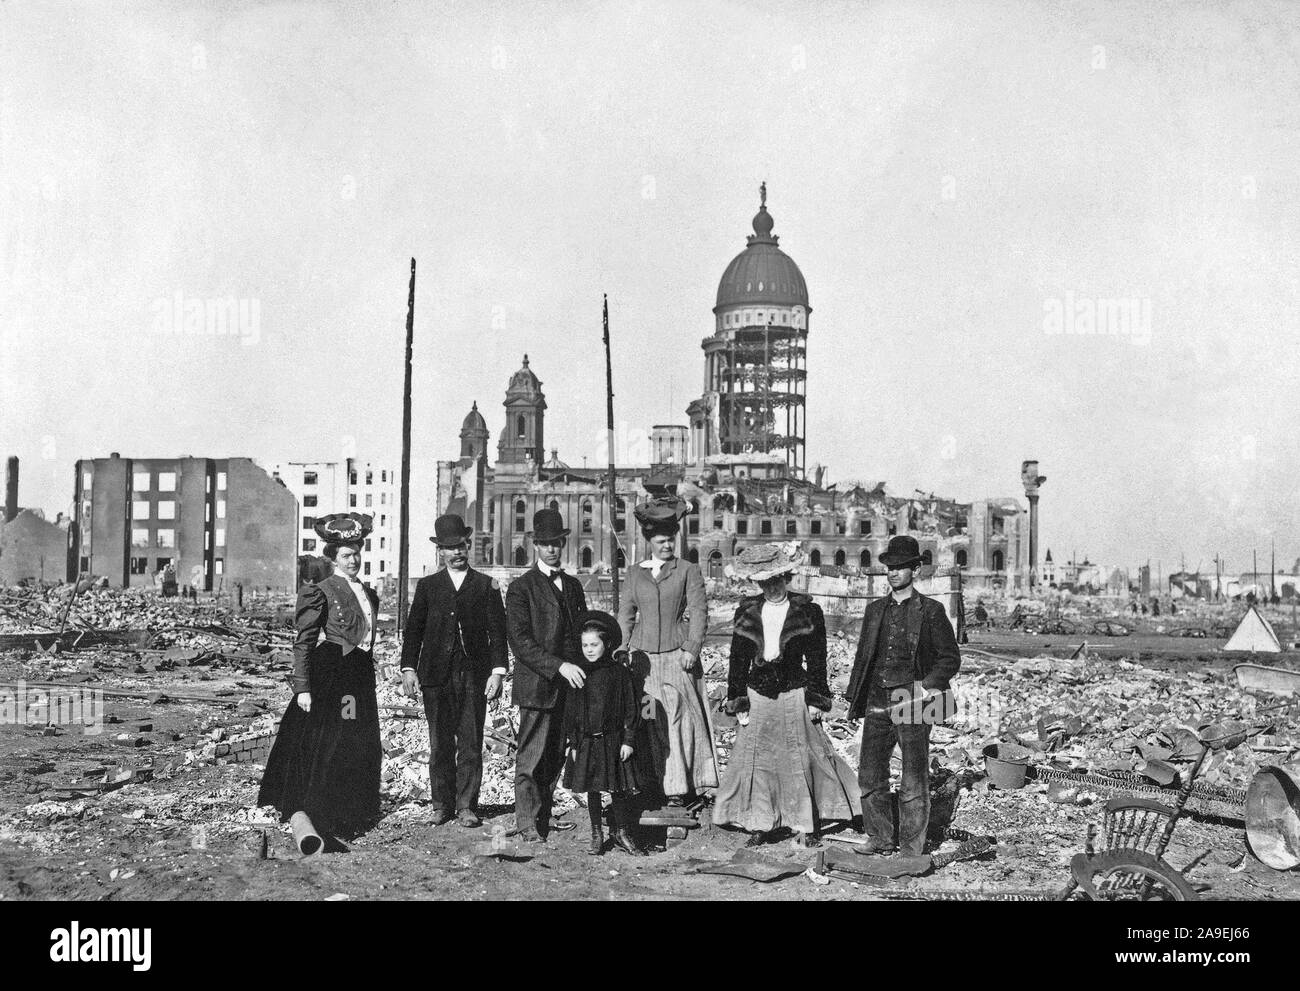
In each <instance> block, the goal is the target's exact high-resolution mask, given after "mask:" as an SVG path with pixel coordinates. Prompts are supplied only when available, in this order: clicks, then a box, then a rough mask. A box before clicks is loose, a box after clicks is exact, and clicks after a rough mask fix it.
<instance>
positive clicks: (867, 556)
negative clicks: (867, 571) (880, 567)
mask: <svg viewBox="0 0 1300 991" xmlns="http://www.w3.org/2000/svg"><path fill="white" fill-rule="evenodd" d="M858 564H860V565H862V567H864V568H870V567H871V551H863V552H862V553H861V554H860V555H858Z"/></svg>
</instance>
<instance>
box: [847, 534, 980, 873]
mask: <svg viewBox="0 0 1300 991" xmlns="http://www.w3.org/2000/svg"><path fill="white" fill-rule="evenodd" d="M880 562H881V563H882V564H883V565H884V566H885V568H886V569H887V570H886V577H887V578H888V580H889V587H890V594H889V595H887V596H885V597H884V598H881V599H876V600H875V601H873V602H871V603H869V604H868V605H867V608H866V612H865V613H864V614H863V616H862V631H861V634H860V635H859V638H858V652H857V657H856V658H855V659H854V661H853V674H852V675H851V676H850V678H849V689H848V693H847V694H848V702H849V718H850V719H859V718H861V719H863V724H862V753H861V757H860V760H859V764H858V784H859V786H860V787H861V788H862V816H863V821H864V825H865V826H866V830H867V840H868V842H867V843H866V844H865V846H864V847H862V848H861V849H859V850H858V852H860V853H867V854H871V853H888V852H892V851H893V850H894V849H895V847H897V849H898V850H899V852H901V853H903V854H905V855H907V856H920V855H921V854H922V853H923V852H924V849H925V834H926V829H927V827H928V826H929V822H930V726H931V724H932V723H933V722H938V721H942V718H943V717H944V716H946V715H948V714H950V700H951V696H950V695H949V694H948V683H949V679H951V678H952V676H953V675H955V674H956V673H957V669H958V668H959V667H960V666H961V654H960V653H959V651H958V648H957V638H956V637H955V636H954V635H953V631H952V625H951V624H950V623H949V622H948V617H947V616H946V615H945V614H944V611H943V606H942V605H941V604H940V603H938V602H936V601H935V600H934V599H931V598H929V597H928V596H924V595H922V594H921V593H920V592H918V591H917V590H916V589H915V588H914V587H913V585H912V577H913V575H914V574H915V571H916V568H917V567H919V566H920V564H921V550H920V546H919V545H918V544H917V542H916V540H915V538H913V537H908V536H899V537H893V538H892V539H891V540H890V541H889V548H888V549H887V550H886V551H885V552H884V553H883V554H881V555H880ZM895 743H897V744H898V745H899V747H900V749H901V750H902V754H903V780H902V783H901V785H900V787H899V792H898V831H897V834H896V833H895V830H894V818H893V809H892V805H891V802H890V796H889V758H890V756H891V755H892V754H893V752H894V744H895Z"/></svg>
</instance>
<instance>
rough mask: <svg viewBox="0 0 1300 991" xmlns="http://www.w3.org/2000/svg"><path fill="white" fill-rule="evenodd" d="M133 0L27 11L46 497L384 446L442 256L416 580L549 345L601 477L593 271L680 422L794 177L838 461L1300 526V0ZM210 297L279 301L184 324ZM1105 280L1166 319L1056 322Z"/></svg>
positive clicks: (1148, 514) (18, 24) (28, 416)
mask: <svg viewBox="0 0 1300 991" xmlns="http://www.w3.org/2000/svg"><path fill="white" fill-rule="evenodd" d="M121 6H123V5H116V4H115V5H108V4H92V3H77V4H48V3H43V4H35V3H24V2H19V0H9V2H6V3H4V4H2V5H0V156H2V158H0V183H2V186H0V225H2V228H3V237H0V327H2V328H3V334H4V346H3V348H0V362H3V366H2V378H0V384H2V386H3V392H2V394H0V402H2V403H3V417H2V421H0V450H3V452H4V453H14V454H17V455H19V457H21V458H22V461H23V475H22V479H23V482H22V492H21V497H20V502H21V503H22V504H24V505H35V506H41V507H43V508H45V509H46V510H47V512H49V513H50V514H51V515H52V514H53V513H54V512H56V511H58V510H65V509H67V508H68V505H69V504H70V501H71V486H72V476H73V471H72V465H73V462H74V461H75V460H76V459H77V458H79V457H96V456H105V455H107V454H108V453H109V452H110V451H120V452H121V453H122V454H123V455H124V456H134V457H167V456H175V455H180V454H193V455H196V456H209V457H223V456H231V455H247V456H251V457H255V458H258V459H260V460H264V461H267V462H269V461H274V460H313V459H322V460H324V459H337V458H341V457H344V456H347V455H348V454H354V455H356V456H358V457H362V458H370V459H372V460H384V459H388V460H390V461H391V462H392V463H393V464H396V463H397V462H398V459H399V454H400V436H401V386H402V352H403V336H404V320H405V308H406V289H407V277H408V271H409V264H410V262H409V259H410V257H411V256H413V255H414V256H415V257H416V258H417V259H418V262H419V277H418V287H417V294H416V331H417V341H416V353H415V411H414V416H415V427H414V470H413V492H414V493H415V498H414V499H413V513H412V519H413V523H414V526H415V530H416V537H415V539H414V540H413V547H414V548H415V551H414V553H415V554H416V555H417V557H416V559H415V561H416V567H415V571H416V573H418V572H419V566H420V564H421V563H423V557H422V555H423V554H424V548H425V547H427V546H428V545H427V542H426V541H423V540H422V539H420V537H421V535H422V534H424V533H428V532H431V530H432V518H433V515H434V512H433V500H434V484H435V477H436V476H435V462H436V460H438V459H440V458H442V459H445V458H450V457H454V456H456V455H457V454H458V453H459V448H458V440H457V433H458V431H459V428H460V423H461V420H462V418H463V417H464V415H465V413H466V412H467V411H468V409H469V407H470V403H471V401H474V400H477V401H478V403H479V407H480V409H481V410H482V411H483V413H484V415H485V416H486V417H487V420H488V426H489V428H490V430H491V431H492V443H493V449H494V450H495V443H496V439H497V435H498V434H499V432H500V430H501V427H502V423H503V419H502V409H501V401H502V399H503V394H504V390H505V386H506V383H507V382H508V380H509V377H510V375H511V373H512V372H513V371H514V370H515V369H516V368H517V367H518V366H519V364H520V360H521V357H522V355H523V353H524V352H525V351H526V352H528V353H529V355H530V357H531V360H532V367H533V369H534V370H535V371H536V372H537V374H538V375H539V376H540V377H541V379H542V380H543V383H544V386H543V388H544V390H545V392H546V395H547V400H548V403H549V410H548V413H547V419H546V436H547V441H548V447H549V446H556V447H558V448H559V452H560V456H561V458H563V459H564V460H566V461H568V462H569V463H570V464H573V465H581V464H582V459H583V457H584V456H587V457H588V458H589V459H591V461H592V463H594V460H595V456H596V454H597V449H598V448H597V444H598V441H599V438H600V435H601V432H602V431H603V423H604V393H603V387H604V380H603V375H604V363H603V356H602V354H601V352H600V332H601V329H600V298H601V293H602V292H607V293H609V296H610V311H611V325H612V334H613V340H614V362H615V390H616V393H617V400H616V416H617V418H618V419H619V420H620V421H622V422H623V423H625V424H626V425H627V430H628V431H632V430H635V429H639V428H642V427H648V426H649V425H651V424H655V423H671V422H677V423H685V412H684V410H685V406H686V404H687V402H689V401H690V399H691V398H693V397H694V396H695V395H697V394H698V393H699V390H700V389H701V387H702V376H703V361H702V353H701V351H700V347H699V345H700V341H701V339H702V338H704V337H705V336H706V335H708V334H709V333H711V331H712V320H713V317H712V313H711V309H712V306H713V303H714V296H715V293H716V291H717V282H718V278H719V276H720V275H721V274H722V271H723V269H724V268H725V267H726V265H727V262H728V261H729V260H730V259H731V258H732V257H733V256H734V255H735V254H736V253H737V252H739V251H740V250H742V249H743V248H744V245H745V235H746V234H748V233H750V227H749V222H750V218H751V217H752V215H753V214H754V212H755V210H756V208H757V206H758V184H759V182H760V181H761V180H763V179H766V180H767V183H768V206H769V209H770V211H771V213H772V215H773V217H774V218H775V221H776V230H775V233H776V234H778V235H779V236H780V237H781V247H782V248H783V249H784V250H786V251H787V252H788V253H789V254H790V256H791V257H792V258H794V260H795V261H796V262H797V263H798V265H799V267H800V268H801V270H802V271H803V273H804V276H805V278H806V279H807V282H808V287H809V295H810V299H811V305H812V309H813V313H812V316H811V319H810V335H809V354H808V364H809V381H808V392H809V401H808V431H807V434H808V452H807V456H808V462H809V464H812V463H821V464H823V465H826V466H827V469H828V478H829V480H830V481H836V480H838V481H847V480H851V479H857V480H861V481H863V482H865V483H866V484H873V483H875V482H877V481H881V480H884V481H886V482H887V483H888V484H889V487H890V489H891V491H893V492H895V493H899V494H905V493H908V492H910V491H911V490H913V489H914V488H921V489H923V490H925V491H934V492H936V493H939V494H942V495H947V496H952V497H957V498H961V499H974V498H981V497H985V496H1003V495H1018V494H1020V493H1021V487H1020V482H1019V467H1020V462H1021V460H1022V459H1023V458H1026V457H1036V458H1038V459H1039V461H1040V462H1041V465H1040V470H1041V472H1042V473H1043V474H1044V475H1046V476H1047V478H1048V481H1047V483H1046V484H1045V485H1044V487H1043V493H1042V502H1041V510H1042V530H1041V532H1042V537H1043V546H1044V547H1045V548H1051V550H1052V551H1053V556H1054V557H1055V558H1056V559H1057V560H1064V559H1066V558H1068V557H1069V554H1070V553H1071V552H1072V551H1073V550H1077V551H1078V553H1079V555H1080V557H1082V555H1084V554H1085V553H1086V554H1087V555H1088V556H1089V557H1090V558H1091V559H1092V560H1094V561H1096V560H1101V561H1104V562H1113V563H1120V564H1136V563H1139V562H1141V561H1143V560H1145V559H1146V558H1148V557H1150V558H1151V559H1152V561H1153V564H1154V562H1155V561H1156V560H1160V561H1161V562H1162V564H1163V568H1164V570H1165V572H1168V571H1169V570H1171V569H1173V568H1175V567H1177V565H1178V564H1179V561H1180V558H1185V560H1186V564H1187V566H1188V567H1189V568H1191V567H1195V566H1196V565H1197V564H1198V563H1199V564H1200V566H1201V567H1202V569H1213V567H1214V565H1213V563H1212V558H1213V557H1214V555H1215V553H1216V552H1221V553H1222V554H1223V555H1224V557H1225V558H1226V560H1227V563H1228V566H1229V567H1230V568H1235V569H1243V568H1249V567H1250V553H1251V549H1252V547H1258V548H1259V550H1260V552H1261V564H1263V563H1265V561H1266V560H1267V553H1268V547H1269V540H1270V538H1272V537H1276V539H1277V548H1278V560H1279V562H1284V563H1285V564H1287V565H1290V564H1291V562H1292V561H1294V560H1295V558H1296V557H1297V556H1300V538H1298V537H1297V533H1296V529H1297V521H1298V518H1300V512H1298V511H1297V502H1298V489H1300V486H1297V474H1298V472H1297V470H1298V469H1300V439H1298V436H1297V430H1296V427H1297V418H1296V415H1295V407H1296V384H1297V381H1300V374H1298V373H1300V361H1298V360H1297V351H1296V340H1297V335H1296V327H1295V322H1296V314H1297V292H1298V287H1297V282H1298V280H1300V257H1298V256H1300V250H1298V248H1297V240H1296V235H1297V230H1298V226H1297V224H1298V222H1300V195H1298V194H1297V188H1296V181H1297V179H1296V163H1297V161H1300V141H1298V140H1297V134H1298V133H1300V132H1298V125H1300V101H1297V99H1296V94H1297V93H1300V71H1298V69H1297V66H1298V64H1300V5H1296V4H1289V3H1279V4H1267V3H1260V2H1250V3H1239V4H1232V3H1205V4H1197V3H1160V2H1153V0H1141V2H1133V3H1079V4H1074V3H1072V4H1069V5H1068V9H1065V8H1066V7H1067V5H1062V4H1037V3H1012V2H987V3H978V2H970V0H963V2H952V3H941V2H920V0H909V2H905V3H851V4H843V5H837V4H832V3H825V2H817V3H812V2H809V3H789V2H788V3H762V2H748V3H722V2H701V0H690V2H681V3H639V4H631V3H592V4H583V3H577V2H571V0H570V2H563V3H522V2H514V3H505V4H487V3H483V2H473V3H465V4H445V3H439V4H432V3H410V4H405V3H397V4H382V5H381V4H374V3H368V4H360V3H357V4H352V3H333V4H328V3H310V4H308V3H302V4H299V3H282V4H266V5H256V4H245V3H211V2H204V3H194V4H179V3H138V4H133V5H130V9H129V12H125V11H122V10H120V9H118V8H119V7H121ZM217 297H234V298H236V299H239V300H243V301H245V313H246V315H247V316H248V317H249V319H250V320H251V319H252V317H253V315H254V313H256V318H257V322H256V325H252V324H249V325H248V326H247V327H246V330H245V333H244V334H243V336H242V337H241V336H240V335H239V334H232V335H229V336H222V337H193V336H185V335H183V334H176V333H171V332H168V331H170V330H172V329H174V327H175V324H176V322H177V321H176V320H175V319H174V314H173V310H174V309H175V308H176V302H175V301H176V300H177V299H178V298H179V300H180V301H181V304H182V305H181V309H182V312H183V310H184V305H185V304H186V303H188V302H189V301H191V300H206V299H209V298H217ZM1104 300H1134V301H1135V302H1136V305H1135V307H1134V310H1133V313H1134V315H1135V317H1136V318H1137V319H1136V320H1134V321H1133V322H1131V323H1124V324H1120V323H1118V322H1117V321H1116V319H1115V317H1116V314H1117V312H1118V311H1113V310H1111V309H1110V308H1109V307H1107V306H1105V305H1104V304H1102V305H1101V313H1102V317H1100V318H1098V320H1097V322H1096V326H1097V327H1098V329H1105V330H1108V331H1113V330H1118V331H1119V333H1105V334H1096V333H1094V334H1074V333H1066V332H1064V331H1069V330H1078V329H1080V327H1081V326H1082V322H1083V321H1084V320H1086V319H1087V313H1088V312H1090V311H1091V310H1092V309H1093V308H1094V307H1096V306H1097V305H1098V304H1099V303H1100V301H1104ZM254 307H256V309H255V310H254V309H253V308H254ZM1067 308H1068V310H1069V312H1068V313H1067V312H1066V310H1067ZM1125 312H1126V313H1127V312H1128V311H1127V310H1125ZM1062 314H1064V316H1062ZM1076 314H1077V315H1078V316H1077V318H1075V317H1076ZM1057 318H1060V319H1057ZM182 325H183V324H182ZM1057 330H1060V331H1063V332H1061V333H1054V332H1053V331H1057Z"/></svg>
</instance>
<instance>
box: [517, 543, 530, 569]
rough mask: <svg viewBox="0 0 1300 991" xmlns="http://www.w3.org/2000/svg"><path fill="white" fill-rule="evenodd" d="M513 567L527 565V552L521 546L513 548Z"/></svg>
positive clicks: (524, 566)
mask: <svg viewBox="0 0 1300 991" xmlns="http://www.w3.org/2000/svg"><path fill="white" fill-rule="evenodd" d="M515 567H516V568H526V567H528V552H527V551H526V550H524V549H523V547H522V546H519V547H516V548H515Z"/></svg>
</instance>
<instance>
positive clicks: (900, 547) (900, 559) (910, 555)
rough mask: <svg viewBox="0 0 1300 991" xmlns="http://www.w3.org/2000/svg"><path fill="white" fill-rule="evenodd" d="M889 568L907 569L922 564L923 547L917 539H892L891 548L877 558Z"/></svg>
mask: <svg viewBox="0 0 1300 991" xmlns="http://www.w3.org/2000/svg"><path fill="white" fill-rule="evenodd" d="M877 560H878V561H880V563H881V564H883V565H884V566H885V567H887V568H907V567H910V566H912V565H916V564H920V563H921V545H920V544H918V543H917V542H916V538H915V537H906V536H900V537H890V538H889V547H887V548H886V549H885V551H884V553H883V554H881V555H880V557H879V558H877Z"/></svg>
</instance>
